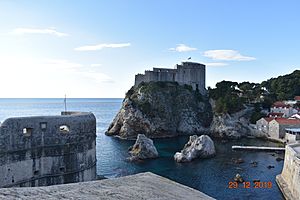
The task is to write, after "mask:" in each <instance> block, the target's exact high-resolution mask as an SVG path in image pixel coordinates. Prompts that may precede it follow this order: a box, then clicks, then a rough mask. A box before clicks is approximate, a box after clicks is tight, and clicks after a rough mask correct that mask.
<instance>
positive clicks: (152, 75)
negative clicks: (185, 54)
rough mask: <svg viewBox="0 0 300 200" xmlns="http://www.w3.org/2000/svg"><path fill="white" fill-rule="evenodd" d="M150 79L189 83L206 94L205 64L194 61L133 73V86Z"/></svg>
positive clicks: (181, 83) (182, 83)
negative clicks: (172, 66) (142, 72)
mask: <svg viewBox="0 0 300 200" xmlns="http://www.w3.org/2000/svg"><path fill="white" fill-rule="evenodd" d="M150 81H176V82H178V83H179V84H180V85H184V84H187V85H190V86H192V87H193V89H194V90H196V89H198V90H199V92H200V93H201V94H206V88H205V65H203V64H200V63H195V62H182V63H181V64H177V65H175V67H174V69H171V68H153V70H152V71H151V70H146V71H145V73H144V74H137V75H135V83H134V86H135V87H137V86H138V85H139V84H140V83H142V82H150Z"/></svg>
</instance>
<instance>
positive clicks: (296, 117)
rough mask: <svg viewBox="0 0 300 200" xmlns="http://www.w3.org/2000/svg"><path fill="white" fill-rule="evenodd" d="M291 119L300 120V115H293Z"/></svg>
mask: <svg viewBox="0 0 300 200" xmlns="http://www.w3.org/2000/svg"><path fill="white" fill-rule="evenodd" d="M289 119H300V113H296V114H293V115H292V116H290V117H289Z"/></svg>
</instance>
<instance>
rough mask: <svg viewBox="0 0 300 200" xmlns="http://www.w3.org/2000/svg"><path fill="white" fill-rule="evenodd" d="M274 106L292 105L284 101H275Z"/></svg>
mask: <svg viewBox="0 0 300 200" xmlns="http://www.w3.org/2000/svg"><path fill="white" fill-rule="evenodd" d="M273 107H277V108H278V107H290V105H286V104H285V103H284V102H282V101H276V102H275V103H273Z"/></svg>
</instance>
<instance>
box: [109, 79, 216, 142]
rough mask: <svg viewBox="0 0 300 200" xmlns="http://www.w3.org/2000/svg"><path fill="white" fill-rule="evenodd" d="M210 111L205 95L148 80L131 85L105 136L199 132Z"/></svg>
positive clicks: (205, 127) (205, 129)
mask: <svg viewBox="0 0 300 200" xmlns="http://www.w3.org/2000/svg"><path fill="white" fill-rule="evenodd" d="M212 118H213V113H212V108H211V105H210V103H209V100H208V97H207V96H204V95H201V94H200V92H199V91H195V90H193V89H192V87H191V86H188V85H179V84H178V83H176V82H149V83H141V84H139V86H138V87H132V88H131V89H130V90H129V91H128V92H127V94H126V97H125V99H124V100H123V104H122V107H121V109H120V111H119V112H118V114H117V115H116V117H115V118H114V120H113V122H112V123H111V124H110V126H109V128H108V130H107V131H106V133H105V134H106V135H109V136H117V137H120V138H122V139H134V138H136V136H137V135H138V134H140V133H143V134H145V135H146V136H147V137H149V138H163V137H174V136H178V135H193V134H203V133H204V132H208V131H209V127H210V124H211V122H212Z"/></svg>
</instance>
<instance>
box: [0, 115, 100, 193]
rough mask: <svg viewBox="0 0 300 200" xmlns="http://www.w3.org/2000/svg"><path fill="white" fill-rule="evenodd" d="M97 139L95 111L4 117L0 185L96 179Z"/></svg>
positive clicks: (1, 134)
mask: <svg viewBox="0 0 300 200" xmlns="http://www.w3.org/2000/svg"><path fill="white" fill-rule="evenodd" d="M62 127H65V128H66V127H67V129H69V130H67V129H62ZM24 128H25V129H27V132H26V133H25V132H24V130H23V129H24ZM95 139H96V119H95V116H94V115H93V114H92V113H78V112H66V113H65V112H64V113H62V115H61V116H41V117H18V118H9V119H7V120H5V121H4V122H3V123H2V124H1V126H0V187H11V186H44V185H53V184H62V183H71V182H80V181H89V180H94V179H95V178H96V140H95Z"/></svg>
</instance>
